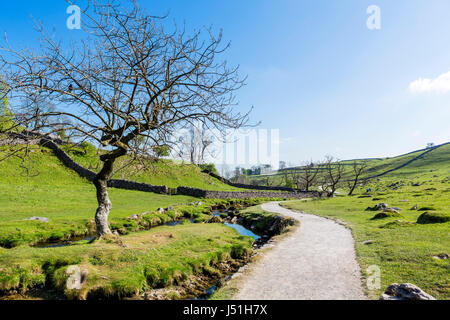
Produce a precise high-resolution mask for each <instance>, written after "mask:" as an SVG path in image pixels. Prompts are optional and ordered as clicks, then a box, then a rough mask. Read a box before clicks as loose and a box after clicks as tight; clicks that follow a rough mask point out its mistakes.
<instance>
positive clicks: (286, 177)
mask: <svg viewBox="0 0 450 320" xmlns="http://www.w3.org/2000/svg"><path fill="white" fill-rule="evenodd" d="M283 180H284V185H285V187H287V188H292V189H293V188H295V187H296V185H295V183H294V180H293V179H292V178H291V177H290V176H289V174H288V173H287V172H285V173H284V174H283ZM297 189H298V187H297Z"/></svg>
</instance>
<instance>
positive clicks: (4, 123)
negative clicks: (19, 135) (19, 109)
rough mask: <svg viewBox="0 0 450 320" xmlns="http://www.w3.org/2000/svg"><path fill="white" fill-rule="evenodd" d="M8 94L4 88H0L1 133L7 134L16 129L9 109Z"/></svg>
mask: <svg viewBox="0 0 450 320" xmlns="http://www.w3.org/2000/svg"><path fill="white" fill-rule="evenodd" d="M6 92H7V91H6V89H5V88H4V86H0V132H1V131H4V132H6V131H8V130H10V129H12V128H13V127H14V119H13V114H12V112H11V110H10V109H9V107H8V104H9V102H8V97H7V96H6Z"/></svg>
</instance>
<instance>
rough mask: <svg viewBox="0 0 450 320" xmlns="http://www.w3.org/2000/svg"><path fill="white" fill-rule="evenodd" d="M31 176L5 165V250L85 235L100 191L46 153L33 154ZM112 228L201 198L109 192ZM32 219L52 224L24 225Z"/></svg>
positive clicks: (15, 162) (0, 202) (0, 174)
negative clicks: (140, 216)
mask: <svg viewBox="0 0 450 320" xmlns="http://www.w3.org/2000/svg"><path fill="white" fill-rule="evenodd" d="M31 161H32V164H33V165H32V168H33V169H32V170H31V172H30V176H29V177H27V175H26V173H25V172H24V171H23V169H22V168H21V167H20V163H21V160H20V159H18V158H13V159H8V160H7V161H2V162H0V217H1V222H0V244H3V245H12V246H16V245H20V244H27V243H36V242H39V241H45V240H57V239H63V238H64V237H68V236H77V235H84V234H86V233H88V232H89V227H91V226H92V221H91V220H92V219H93V217H94V214H95V210H96V208H97V200H96V193H95V188H94V186H93V184H92V183H90V182H88V181H87V180H85V179H82V178H80V177H79V176H78V175H77V174H76V173H75V172H73V171H71V170H68V169H67V168H65V167H64V166H63V165H62V164H61V163H60V161H59V160H58V159H57V158H56V157H55V156H53V154H52V153H51V152H50V151H49V150H47V149H45V148H36V149H34V150H33V152H32V154H31ZM109 193H110V197H111V201H112V203H113V209H112V211H111V215H110V222H111V224H117V223H119V224H120V223H122V224H123V223H125V221H126V218H127V217H129V216H131V215H133V214H141V213H143V212H147V211H148V212H152V211H155V210H157V209H158V208H160V207H163V208H165V207H169V206H172V205H177V204H184V203H190V202H192V201H194V200H196V198H193V197H187V196H168V195H160V194H154V193H146V192H138V191H128V190H121V189H113V188H110V192H109ZM33 216H38V217H46V218H49V223H44V222H36V221H25V219H28V218H30V217H33Z"/></svg>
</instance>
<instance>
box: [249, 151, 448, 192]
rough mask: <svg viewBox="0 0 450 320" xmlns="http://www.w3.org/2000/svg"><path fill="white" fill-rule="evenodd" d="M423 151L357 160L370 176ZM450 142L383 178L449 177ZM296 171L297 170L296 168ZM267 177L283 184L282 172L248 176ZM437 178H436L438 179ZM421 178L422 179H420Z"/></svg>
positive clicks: (404, 161) (252, 177)
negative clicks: (364, 164)
mask: <svg viewBox="0 0 450 320" xmlns="http://www.w3.org/2000/svg"><path fill="white" fill-rule="evenodd" d="M422 153H424V151H416V152H413V153H410V154H407V155H402V156H398V157H392V158H382V159H369V160H359V161H358V162H363V161H364V162H366V163H367V165H368V169H367V172H366V174H365V175H364V177H372V176H376V175H379V174H382V173H385V172H387V171H389V170H391V169H394V168H397V167H399V166H401V165H403V164H404V163H406V162H408V161H410V160H411V159H413V158H415V157H417V156H418V155H420V154H422ZM449 159H450V144H447V145H443V146H441V147H439V148H437V149H435V150H433V151H431V152H429V153H428V154H426V155H424V156H423V157H422V158H419V159H418V160H416V161H414V162H412V163H410V164H409V165H407V166H406V167H403V168H401V169H399V170H396V171H393V172H390V173H388V174H386V175H384V176H383V179H384V178H388V179H389V178H391V179H408V180H409V181H411V180H414V179H415V177H418V178H425V179H431V180H432V179H434V180H436V179H435V178H436V177H435V176H438V178H439V179H446V180H448V179H449V175H450V161H449ZM343 163H344V164H348V165H351V164H352V163H353V161H343ZM297 171H298V170H297ZM347 171H348V173H347V174H346V175H345V176H344V178H345V179H351V174H350V172H351V168H350V166H349V167H348V169H347ZM267 177H270V181H271V183H273V184H274V185H284V184H285V181H284V175H283V174H282V173H276V174H273V175H269V176H268V175H265V176H250V177H249V179H250V181H260V182H261V181H265V180H266V179H267ZM439 179H438V180H439ZM422 180H423V179H422Z"/></svg>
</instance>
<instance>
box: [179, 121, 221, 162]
mask: <svg viewBox="0 0 450 320" xmlns="http://www.w3.org/2000/svg"><path fill="white" fill-rule="evenodd" d="M185 133H186V134H185V135H183V136H181V137H179V139H178V142H179V143H178V144H177V145H176V147H175V149H176V151H175V155H176V156H178V157H180V158H181V159H183V160H187V161H189V162H190V163H192V164H195V165H201V164H204V163H205V161H206V158H207V156H208V155H209V156H211V157H214V150H212V148H211V147H212V145H213V143H214V139H215V137H214V135H213V134H211V133H210V132H209V130H208V129H207V127H206V126H205V125H204V124H203V123H197V124H194V125H192V126H191V128H190V129H189V130H188V131H187V132H185Z"/></svg>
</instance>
